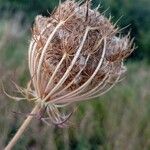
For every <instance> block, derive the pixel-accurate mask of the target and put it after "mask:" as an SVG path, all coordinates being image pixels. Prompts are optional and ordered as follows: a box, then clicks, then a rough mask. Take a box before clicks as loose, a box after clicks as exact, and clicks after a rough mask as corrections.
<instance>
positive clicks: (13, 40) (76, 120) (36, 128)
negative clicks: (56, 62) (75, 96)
mask: <svg viewBox="0 0 150 150" xmlns="http://www.w3.org/2000/svg"><path fill="white" fill-rule="evenodd" d="M100 2H101V5H102V7H101V8H100V11H102V12H103V11H105V10H106V9H107V8H108V7H109V10H108V11H107V12H106V15H109V14H111V15H112V16H114V18H113V22H114V23H115V22H116V21H117V20H118V19H119V18H120V16H123V18H122V19H121V20H120V21H119V22H118V24H119V26H120V27H124V26H126V25H128V24H131V25H130V27H129V28H131V29H132V30H131V36H132V37H135V42H136V45H137V46H138V48H137V50H136V51H135V52H134V53H133V55H132V56H131V59H130V60H131V61H128V62H127V67H128V73H127V75H126V78H125V79H124V80H123V81H122V82H121V83H118V85H117V86H116V87H114V88H113V89H112V90H111V91H110V92H108V93H107V94H106V95H104V96H102V97H100V98H97V99H95V100H92V101H89V102H82V103H80V104H77V105H76V106H77V107H78V109H77V111H76V112H75V114H74V115H73V117H72V118H71V120H70V121H71V123H70V124H71V125H70V127H69V128H66V129H58V128H57V127H54V126H51V127H48V126H46V125H45V124H43V123H42V122H40V121H39V120H36V119H34V121H33V122H32V124H31V125H30V127H29V129H28V130H27V132H25V134H24V135H23V137H22V138H21V140H20V141H19V143H17V145H16V146H15V148H14V150H25V149H27V150H149V149H150V123H149V115H150V92H149V90H150V76H149V75H150V67H149V63H147V62H150V42H149V41H150V27H149V25H150V8H149V6H150V1H149V0H117V1H115V0H105V1H100V0H93V7H96V6H97V5H98V3H100ZM57 4H58V0H44V1H41V0H0V79H2V80H3V81H4V85H5V89H6V90H7V91H8V92H9V93H11V94H12V95H13V94H14V95H15V94H16V93H15V92H14V86H13V85H12V83H11V80H13V81H15V82H17V83H18V84H19V85H22V86H25V85H26V83H27V81H28V80H29V72H28V67H27V66H28V65H27V50H28V45H29V40H30V27H31V25H32V23H33V20H34V17H35V16H36V15H38V14H43V15H49V14H48V12H47V10H48V11H49V12H51V11H52V9H53V8H54V7H55V6H56V5H57ZM129 28H128V29H125V30H124V31H123V34H124V33H126V32H127V31H128V30H129ZM0 90H1V89H0ZM31 109H32V106H31V104H30V103H28V102H26V101H22V102H15V101H13V100H10V99H8V97H6V96H5V95H4V94H3V92H2V91H1V92H0V149H3V147H4V145H6V143H7V142H8V141H9V139H11V137H12V136H13V135H14V133H15V132H16V130H17V129H18V127H19V126H20V125H21V123H22V122H23V120H24V119H25V115H23V114H22V115H19V114H13V113H12V111H16V112H23V113H28V112H30V110H31Z"/></svg>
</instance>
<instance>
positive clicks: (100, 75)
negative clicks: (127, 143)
mask: <svg viewBox="0 0 150 150" xmlns="http://www.w3.org/2000/svg"><path fill="white" fill-rule="evenodd" d="M89 5H90V4H89V3H88V5H87V3H84V4H82V5H80V4H79V3H78V2H75V1H74V0H73V1H71V0H67V1H65V2H64V3H62V4H60V5H59V6H58V8H57V9H56V10H55V11H54V12H53V14H52V15H50V16H49V17H43V16H41V15H39V16H37V17H36V19H35V23H34V27H33V33H32V39H31V42H30V47H29V55H28V59H29V69H30V74H31V78H32V83H33V89H32V90H28V91H30V93H29V94H31V95H32V96H33V97H34V98H35V99H36V102H38V103H41V108H43V107H44V108H46V111H47V113H48V115H49V117H50V118H51V120H52V121H53V122H55V123H61V122H63V121H64V120H65V119H66V118H67V117H69V116H70V115H69V116H67V117H66V118H65V117H64V116H61V115H60V114H59V111H58V107H60V106H64V105H66V104H70V103H73V102H77V101H83V100H88V99H91V98H94V97H98V96H100V95H102V94H104V93H106V92H107V91H108V90H110V89H111V88H112V87H113V86H114V85H115V83H117V81H118V80H119V79H120V76H121V75H122V74H123V73H124V72H125V71H126V68H125V66H124V65H123V60H124V59H125V58H126V57H127V56H128V55H129V54H130V53H131V52H132V51H133V49H134V48H132V40H131V41H130V39H129V35H127V36H125V37H121V36H117V34H118V28H116V27H115V26H114V25H113V24H112V23H111V22H110V20H109V19H107V18H106V17H105V16H103V15H102V14H101V13H99V12H98V11H97V10H96V9H94V10H92V9H91V8H90V6H89Z"/></svg>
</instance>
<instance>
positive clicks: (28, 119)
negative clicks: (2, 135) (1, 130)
mask: <svg viewBox="0 0 150 150" xmlns="http://www.w3.org/2000/svg"><path fill="white" fill-rule="evenodd" d="M38 110H39V104H37V105H36V106H35V107H34V108H33V110H32V111H31V114H36V113H37V112H38ZM32 119H33V116H31V115H29V116H28V117H27V119H26V120H25V121H24V122H23V124H22V125H21V127H20V128H19V129H18V131H17V133H16V134H15V136H14V137H13V138H12V139H11V141H10V142H9V143H8V145H7V146H6V147H5V149H4V150H11V149H12V148H13V146H14V145H15V144H16V143H17V141H18V140H19V138H20V137H21V136H22V134H23V132H24V131H25V129H26V128H27V127H28V125H29V124H30V122H31V120H32Z"/></svg>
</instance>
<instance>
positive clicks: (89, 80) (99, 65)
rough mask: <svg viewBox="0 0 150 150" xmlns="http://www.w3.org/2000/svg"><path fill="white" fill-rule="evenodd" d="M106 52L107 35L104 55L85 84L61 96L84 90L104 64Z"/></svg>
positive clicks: (72, 94)
mask: <svg viewBox="0 0 150 150" xmlns="http://www.w3.org/2000/svg"><path fill="white" fill-rule="evenodd" d="M105 52H106V37H105V38H104V47H103V52H102V57H101V59H100V61H99V63H98V65H97V67H96V69H95V71H94V72H93V74H92V75H91V77H90V78H89V79H88V80H87V81H86V82H85V83H84V84H83V85H81V86H80V87H79V88H78V89H76V90H74V91H72V92H71V93H68V94H66V95H64V96H62V97H60V99H64V98H66V97H68V96H75V95H78V94H79V93H80V92H82V91H83V90H84V89H85V88H86V87H87V86H88V85H89V83H90V82H91V81H92V80H93V78H94V77H95V75H96V74H97V72H98V70H99V69H100V67H101V65H102V62H103V60H104V56H105Z"/></svg>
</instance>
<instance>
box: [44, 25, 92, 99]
mask: <svg viewBox="0 0 150 150" xmlns="http://www.w3.org/2000/svg"><path fill="white" fill-rule="evenodd" d="M89 30H90V27H87V28H86V31H85V34H84V36H83V40H82V42H81V44H80V46H79V48H78V50H77V52H76V54H75V56H74V58H73V60H72V62H71V64H70V66H69V67H68V69H67V70H66V72H65V74H64V75H63V77H62V78H61V79H60V81H59V82H58V83H57V84H56V85H55V87H54V88H53V89H52V90H51V91H50V93H49V94H48V95H47V96H46V97H45V98H44V99H43V101H46V100H47V99H48V98H49V97H50V96H51V95H52V94H53V93H54V92H55V91H56V90H58V89H59V87H60V86H61V85H62V84H63V83H64V82H65V80H66V79H67V77H68V76H69V72H70V71H71V69H72V68H73V66H74V64H75V62H76V60H77V58H78V57H79V54H80V52H81V50H82V47H83V45H84V42H85V40H86V38H87V34H88V32H89Z"/></svg>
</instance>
